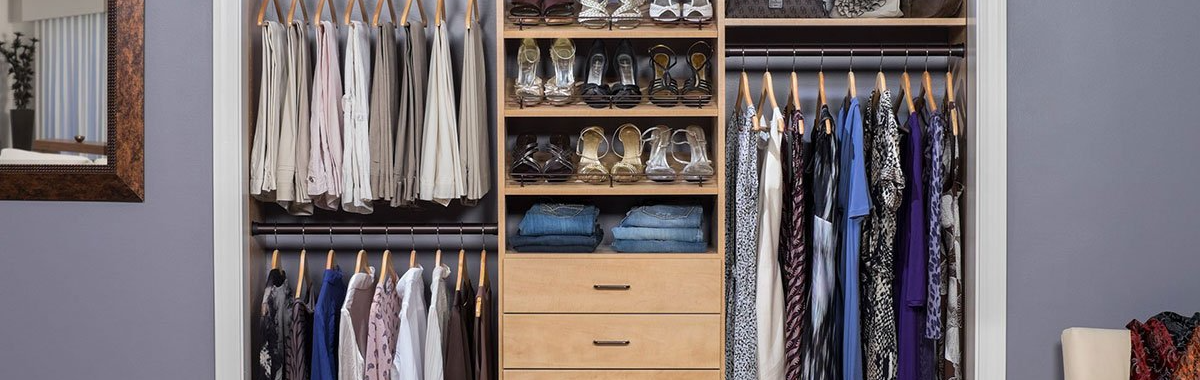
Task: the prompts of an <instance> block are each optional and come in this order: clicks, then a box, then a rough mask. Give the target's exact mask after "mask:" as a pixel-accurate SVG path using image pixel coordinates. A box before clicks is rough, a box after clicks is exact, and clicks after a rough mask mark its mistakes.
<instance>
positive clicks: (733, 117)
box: [725, 110, 752, 379]
mask: <svg viewBox="0 0 1200 380" xmlns="http://www.w3.org/2000/svg"><path fill="white" fill-rule="evenodd" d="M745 115H746V114H745V113H744V111H741V110H734V111H733V113H732V114H730V115H729V124H728V128H725V141H726V144H725V157H727V159H726V160H725V191H726V194H735V193H736V191H737V176H738V171H737V167H738V149H740V148H739V138H738V134H739V133H741V132H740V129H741V125H742V124H741V123H743V122H744V121H745V120H749V119H746V117H747V116H745ZM751 115H752V114H751ZM737 211H738V210H737V197H736V196H727V197H725V230H726V231H727V232H726V233H725V378H726V379H733V378H734V370H733V367H734V366H733V361H734V347H735V346H736V344H735V343H736V342H737V334H736V331H735V330H734V325H735V324H736V321H737V313H736V310H737V274H738V273H737V272H736V267H737V252H738V247H737Z"/></svg>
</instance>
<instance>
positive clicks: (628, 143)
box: [612, 124, 644, 182]
mask: <svg viewBox="0 0 1200 380" xmlns="http://www.w3.org/2000/svg"><path fill="white" fill-rule="evenodd" d="M613 141H620V142H621V148H623V149H624V152H618V151H617V150H616V148H613V153H615V154H616V155H617V157H620V158H621V160H620V161H617V163H615V164H613V166H612V176H613V181H617V182H636V181H637V180H638V177H641V175H642V167H643V166H644V165H643V164H642V131H641V130H638V127H637V126H635V125H633V124H625V125H622V126H620V127H619V128H617V131H616V132H614V133H613Z"/></svg>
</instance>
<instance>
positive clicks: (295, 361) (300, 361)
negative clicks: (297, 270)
mask: <svg viewBox="0 0 1200 380" xmlns="http://www.w3.org/2000/svg"><path fill="white" fill-rule="evenodd" d="M299 275H300V276H303V275H304V274H303V273H301V274H299ZM300 292H301V294H300V296H299V297H295V298H293V299H292V300H291V301H290V302H289V303H290V305H289V306H288V313H289V314H290V316H289V319H290V322H289V325H288V336H287V370H285V371H284V372H285V373H286V375H287V380H308V378H309V377H308V376H309V367H308V366H309V363H312V350H311V349H310V347H312V341H313V335H312V334H313V309H312V287H310V286H308V284H304V288H303V289H301V290H300Z"/></svg>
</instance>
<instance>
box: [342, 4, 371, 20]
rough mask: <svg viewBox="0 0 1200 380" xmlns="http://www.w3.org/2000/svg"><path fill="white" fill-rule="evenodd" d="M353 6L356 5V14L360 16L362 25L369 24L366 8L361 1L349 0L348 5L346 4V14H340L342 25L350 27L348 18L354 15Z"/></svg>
mask: <svg viewBox="0 0 1200 380" xmlns="http://www.w3.org/2000/svg"><path fill="white" fill-rule="evenodd" d="M354 4H358V14H359V16H362V21H363V23H370V22H371V21H370V20H367V6H366V4H363V0H350V3H349V4H346V12H345V13H342V23H343V24H346V25H350V16H353V15H354Z"/></svg>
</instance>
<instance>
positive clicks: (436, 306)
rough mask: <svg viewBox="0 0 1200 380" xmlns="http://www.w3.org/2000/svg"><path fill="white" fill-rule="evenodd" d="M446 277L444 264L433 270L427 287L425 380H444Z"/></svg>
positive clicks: (446, 317) (448, 312)
mask: <svg viewBox="0 0 1200 380" xmlns="http://www.w3.org/2000/svg"><path fill="white" fill-rule="evenodd" d="M446 277H450V267H448V266H446V264H442V265H439V266H438V267H437V268H433V283H432V284H430V285H429V293H430V298H429V317H428V321H427V322H428V323H429V326H428V328H427V329H426V332H425V380H443V379H444V378H445V373H444V372H443V370H445V368H444V367H443V366H444V365H445V363H444V360H445V358H444V357H443V353H444V352H445V351H446V338H445V337H446V322H447V320H448V319H449V318H450V306H449V305H448V304H447V302H448V301H446Z"/></svg>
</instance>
